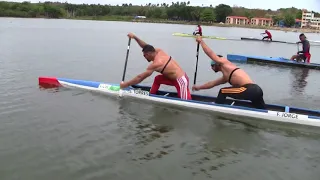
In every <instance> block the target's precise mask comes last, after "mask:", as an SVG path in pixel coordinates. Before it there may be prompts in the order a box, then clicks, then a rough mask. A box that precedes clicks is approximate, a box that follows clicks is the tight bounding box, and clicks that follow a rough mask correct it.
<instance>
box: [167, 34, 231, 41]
mask: <svg viewBox="0 0 320 180" xmlns="http://www.w3.org/2000/svg"><path fill="white" fill-rule="evenodd" d="M172 35H173V36H180V37H196V36H195V35H193V34H187V33H173V34H172ZM202 38H208V39H219V40H226V39H227V38H223V37H217V36H202Z"/></svg>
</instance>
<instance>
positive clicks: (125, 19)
mask: <svg viewBox="0 0 320 180" xmlns="http://www.w3.org/2000/svg"><path fill="white" fill-rule="evenodd" d="M1 18H28V19H29V18H30V17H1ZM30 19H66V20H92V21H120V22H135V23H158V24H180V25H197V24H198V23H199V22H196V21H179V20H177V21H176V20H166V19H148V18H147V19H134V18H132V16H81V17H66V18H48V17H32V18H30ZM201 25H202V26H214V27H235V28H248V29H268V30H278V31H284V32H297V33H314V34H318V33H320V30H316V29H302V28H288V27H278V26H270V27H267V26H252V25H235V24H225V23H223V24H222V23H208V22H201Z"/></svg>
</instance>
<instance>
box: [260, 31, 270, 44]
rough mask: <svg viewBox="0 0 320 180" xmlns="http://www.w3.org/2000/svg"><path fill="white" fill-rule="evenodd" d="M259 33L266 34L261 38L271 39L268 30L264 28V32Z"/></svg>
mask: <svg viewBox="0 0 320 180" xmlns="http://www.w3.org/2000/svg"><path fill="white" fill-rule="evenodd" d="M261 34H267V36H264V37H263V38H262V40H264V39H269V40H270V41H272V35H271V33H270V32H269V31H268V30H265V31H264V33H261Z"/></svg>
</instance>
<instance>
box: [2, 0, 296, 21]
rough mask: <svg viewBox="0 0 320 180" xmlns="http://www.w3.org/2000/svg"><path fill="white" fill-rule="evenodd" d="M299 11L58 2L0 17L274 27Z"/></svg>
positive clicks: (25, 6)
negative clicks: (263, 22)
mask: <svg viewBox="0 0 320 180" xmlns="http://www.w3.org/2000/svg"><path fill="white" fill-rule="evenodd" d="M301 14H302V11H301V10H299V9H296V8H294V7H292V8H288V9H278V10H277V11H272V10H270V9H269V10H261V9H246V8H244V7H230V6H229V5H225V4H219V5H217V6H215V7H213V6H209V7H196V6H190V1H188V2H172V3H171V4H167V3H162V4H151V3H149V4H145V5H132V4H131V3H130V4H122V5H116V6H114V5H113V6H112V5H100V4H97V5H92V4H69V3H60V2H44V3H30V2H22V3H16V2H5V1H1V2H0V16H2V17H47V18H81V17H99V16H131V17H134V16H146V17H147V18H153V19H167V20H180V21H204V22H225V18H226V16H230V15H234V16H246V17H248V18H252V17H269V18H273V19H274V21H275V23H277V22H278V21H279V20H284V22H285V24H286V25H287V26H292V25H294V23H295V20H294V19H295V18H299V19H301Z"/></svg>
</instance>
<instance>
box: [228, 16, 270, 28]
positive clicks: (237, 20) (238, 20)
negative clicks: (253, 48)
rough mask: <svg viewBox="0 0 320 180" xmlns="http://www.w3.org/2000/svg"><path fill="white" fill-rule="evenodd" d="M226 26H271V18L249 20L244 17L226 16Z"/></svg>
mask: <svg viewBox="0 0 320 180" xmlns="http://www.w3.org/2000/svg"><path fill="white" fill-rule="evenodd" d="M226 24H238V25H257V26H273V20H272V19H271V18H258V17H254V18H251V19H249V18H247V17H244V16H228V17H226Z"/></svg>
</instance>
